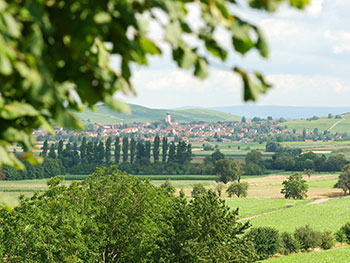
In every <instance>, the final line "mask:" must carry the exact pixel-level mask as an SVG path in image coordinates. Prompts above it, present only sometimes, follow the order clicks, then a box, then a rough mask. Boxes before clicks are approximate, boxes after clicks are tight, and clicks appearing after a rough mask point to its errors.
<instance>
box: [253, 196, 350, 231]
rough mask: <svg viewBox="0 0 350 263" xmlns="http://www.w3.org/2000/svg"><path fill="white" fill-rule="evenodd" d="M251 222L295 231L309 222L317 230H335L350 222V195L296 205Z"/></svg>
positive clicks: (256, 224)
mask: <svg viewBox="0 0 350 263" xmlns="http://www.w3.org/2000/svg"><path fill="white" fill-rule="evenodd" d="M251 222H252V224H253V225H254V226H270V227H274V228H276V229H278V230H280V231H287V232H293V231H294V230H295V229H296V228H297V227H300V226H305V225H307V224H309V225H310V226H312V228H314V229H316V230H329V231H332V232H334V231H336V230H338V229H339V228H340V227H341V226H342V225H344V224H345V223H346V222H350V197H344V198H338V199H333V200H329V201H327V202H324V203H318V204H311V203H310V204H304V205H298V206H294V207H291V208H288V209H283V210H279V211H276V212H275V213H271V214H268V215H263V216H260V217H256V218H254V219H252V220H251Z"/></svg>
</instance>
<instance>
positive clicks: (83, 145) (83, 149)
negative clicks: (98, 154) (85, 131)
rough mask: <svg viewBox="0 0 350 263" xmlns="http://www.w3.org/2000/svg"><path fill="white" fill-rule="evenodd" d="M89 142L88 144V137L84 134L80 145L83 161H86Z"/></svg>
mask: <svg viewBox="0 0 350 263" xmlns="http://www.w3.org/2000/svg"><path fill="white" fill-rule="evenodd" d="M86 147H87V144H86V137H85V136H84V137H83V139H82V141H81V145H80V159H81V160H82V161H85V158H86V150H87V148H86Z"/></svg>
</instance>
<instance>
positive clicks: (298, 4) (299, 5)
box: [289, 0, 310, 9]
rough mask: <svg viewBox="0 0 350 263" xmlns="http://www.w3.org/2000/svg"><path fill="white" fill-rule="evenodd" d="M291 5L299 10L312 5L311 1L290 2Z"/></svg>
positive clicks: (294, 0) (298, 0)
mask: <svg viewBox="0 0 350 263" xmlns="http://www.w3.org/2000/svg"><path fill="white" fill-rule="evenodd" d="M289 4H290V5H291V6H294V7H296V8H299V9H304V8H305V7H306V6H307V5H309V4H310V0H290V1H289Z"/></svg>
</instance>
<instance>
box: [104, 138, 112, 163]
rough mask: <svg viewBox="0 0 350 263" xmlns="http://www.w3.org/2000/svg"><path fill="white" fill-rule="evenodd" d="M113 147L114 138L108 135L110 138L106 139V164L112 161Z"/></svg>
mask: <svg viewBox="0 0 350 263" xmlns="http://www.w3.org/2000/svg"><path fill="white" fill-rule="evenodd" d="M111 148H112V138H111V137H108V139H107V141H106V152H105V162H106V164H109V162H110V161H111V158H112V154H111Z"/></svg>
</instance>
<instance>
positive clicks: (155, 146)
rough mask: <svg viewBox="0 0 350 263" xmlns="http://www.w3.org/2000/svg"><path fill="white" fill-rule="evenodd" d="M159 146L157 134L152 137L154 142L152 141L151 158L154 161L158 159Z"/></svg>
mask: <svg viewBox="0 0 350 263" xmlns="http://www.w3.org/2000/svg"><path fill="white" fill-rule="evenodd" d="M159 146H160V139H159V136H158V135H157V136H156V137H155V138H154V143H153V160H154V162H155V163H157V162H158V161H159Z"/></svg>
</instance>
